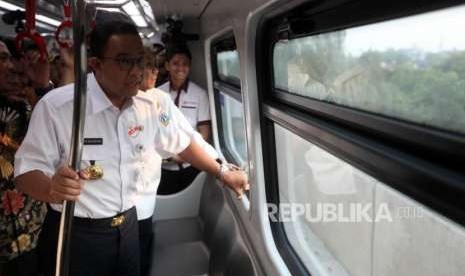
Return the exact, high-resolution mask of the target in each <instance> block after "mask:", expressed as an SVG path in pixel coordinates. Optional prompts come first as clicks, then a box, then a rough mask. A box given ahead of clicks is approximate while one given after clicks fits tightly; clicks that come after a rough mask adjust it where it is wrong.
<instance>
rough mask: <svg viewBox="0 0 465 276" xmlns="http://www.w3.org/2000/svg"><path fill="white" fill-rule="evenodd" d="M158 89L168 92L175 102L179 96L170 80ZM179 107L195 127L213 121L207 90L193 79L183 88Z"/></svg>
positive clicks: (180, 93)
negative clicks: (172, 87) (172, 88)
mask: <svg viewBox="0 0 465 276" xmlns="http://www.w3.org/2000/svg"><path fill="white" fill-rule="evenodd" d="M158 89H160V90H162V91H165V92H166V93H168V94H169V95H170V96H171V99H172V100H173V102H174V101H175V99H176V97H177V96H178V91H177V90H171V87H170V82H166V83H164V84H162V85H161V86H160V87H158ZM177 107H178V108H179V110H181V112H182V114H184V116H186V119H187V121H189V123H190V124H191V126H192V127H193V128H194V129H196V128H197V126H198V125H201V124H203V123H207V122H209V121H211V116H210V104H209V101H208V95H207V92H206V91H205V90H203V89H202V88H201V87H200V86H198V85H197V84H195V83H193V82H191V81H189V82H188V83H187V85H186V88H185V89H181V91H180V92H179V102H178V104H177Z"/></svg>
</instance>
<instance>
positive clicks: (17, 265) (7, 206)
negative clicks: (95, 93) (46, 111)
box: [0, 41, 47, 276]
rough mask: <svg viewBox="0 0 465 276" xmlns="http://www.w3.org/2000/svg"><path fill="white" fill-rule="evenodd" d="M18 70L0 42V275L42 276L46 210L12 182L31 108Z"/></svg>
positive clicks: (16, 64)
mask: <svg viewBox="0 0 465 276" xmlns="http://www.w3.org/2000/svg"><path fill="white" fill-rule="evenodd" d="M16 66H21V64H20V62H12V59H11V55H10V52H9V51H8V48H7V46H6V45H5V43H4V42H1V41H0V275H6V276H10V275H15V276H22V275H28V276H33V275H37V274H38V273H39V264H38V257H37V253H36V247H37V243H38V237H39V233H40V230H41V226H42V222H43V219H44V217H45V214H46V210H47V209H46V206H45V204H44V203H43V202H40V201H37V200H35V199H33V198H31V197H29V196H28V195H26V194H24V193H23V192H21V191H18V190H17V189H16V188H15V185H14V181H13V179H14V178H13V171H14V169H13V168H14V167H13V166H14V165H13V164H14V155H15V152H16V150H17V149H18V148H19V145H20V144H21V141H22V139H23V137H24V136H25V134H26V131H27V127H28V122H29V117H30V108H31V107H30V105H29V104H28V103H27V102H26V101H25V99H24V98H23V97H21V96H20V95H21V93H22V92H21V91H23V90H24V89H27V87H25V86H23V85H21V84H22V82H21V81H17V78H18V77H21V69H22V68H17V67H16ZM16 69H18V70H16ZM14 74H16V75H18V76H15V75H14Z"/></svg>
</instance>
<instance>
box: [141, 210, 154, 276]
mask: <svg viewBox="0 0 465 276" xmlns="http://www.w3.org/2000/svg"><path fill="white" fill-rule="evenodd" d="M153 233H154V232H153V222H152V217H150V218H148V219H143V220H139V242H140V276H148V275H149V273H150V268H151V266H152V260H153V247H154V242H155V239H154V236H153Z"/></svg>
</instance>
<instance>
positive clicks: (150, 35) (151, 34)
mask: <svg viewBox="0 0 465 276" xmlns="http://www.w3.org/2000/svg"><path fill="white" fill-rule="evenodd" d="M154 35H155V33H154V32H151V33H149V34H148V35H147V38H151V37H152V36H154Z"/></svg>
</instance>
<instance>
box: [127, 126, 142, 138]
mask: <svg viewBox="0 0 465 276" xmlns="http://www.w3.org/2000/svg"><path fill="white" fill-rule="evenodd" d="M142 130H144V126H141V125H136V126H131V127H129V129H128V135H129V137H137V135H139V132H141V131H142Z"/></svg>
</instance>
